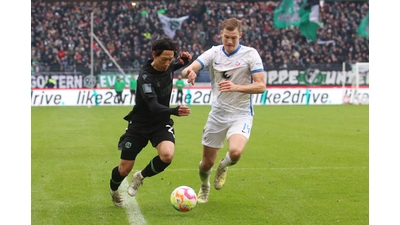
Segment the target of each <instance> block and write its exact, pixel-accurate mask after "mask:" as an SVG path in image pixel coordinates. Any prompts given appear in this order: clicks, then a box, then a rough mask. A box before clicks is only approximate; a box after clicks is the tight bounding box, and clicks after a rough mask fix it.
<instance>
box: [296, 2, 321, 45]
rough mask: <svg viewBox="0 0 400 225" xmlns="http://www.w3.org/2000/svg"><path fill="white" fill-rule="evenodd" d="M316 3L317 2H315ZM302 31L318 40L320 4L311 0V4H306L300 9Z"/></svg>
mask: <svg viewBox="0 0 400 225" xmlns="http://www.w3.org/2000/svg"><path fill="white" fill-rule="evenodd" d="M315 3H316V4H315ZM300 18H301V19H300V26H299V29H300V33H301V34H302V35H303V36H304V37H306V38H307V39H310V40H312V41H314V42H315V41H316V40H317V30H318V25H319V19H318V18H319V4H318V2H315V1H313V2H312V1H310V5H309V6H307V5H306V6H304V7H302V8H301V10H300Z"/></svg>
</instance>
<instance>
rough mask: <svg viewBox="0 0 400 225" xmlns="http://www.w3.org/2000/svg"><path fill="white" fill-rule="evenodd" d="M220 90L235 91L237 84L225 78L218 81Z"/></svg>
mask: <svg viewBox="0 0 400 225" xmlns="http://www.w3.org/2000/svg"><path fill="white" fill-rule="evenodd" d="M218 90H219V91H220V92H235V91H236V90H237V85H236V84H234V83H232V82H231V81H228V80H223V81H221V82H219V83H218Z"/></svg>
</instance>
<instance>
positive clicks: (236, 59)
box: [197, 44, 264, 121]
mask: <svg viewBox="0 0 400 225" xmlns="http://www.w3.org/2000/svg"><path fill="white" fill-rule="evenodd" d="M197 61H198V62H199V63H200V64H201V66H202V69H203V68H204V67H208V69H209V73H210V80H211V87H212V97H213V99H212V109H211V112H210V116H213V117H215V118H216V119H218V120H222V121H229V120H231V119H232V118H238V117H243V116H253V115H254V111H253V105H252V101H251V97H252V96H251V94H244V93H240V92H220V91H219V90H218V83H219V82H220V81H222V80H229V81H231V82H232V83H234V84H239V85H246V84H251V83H253V79H252V77H251V75H252V74H253V73H256V72H262V71H264V67H263V64H262V61H261V57H260V55H259V54H258V52H257V50H255V49H254V48H251V47H247V46H243V45H240V44H239V46H238V48H237V49H236V50H235V51H234V52H232V53H231V54H228V53H226V52H225V50H224V46H223V45H218V46H213V47H212V48H210V49H209V50H207V51H206V52H204V53H203V54H202V55H200V56H199V57H198V58H197Z"/></svg>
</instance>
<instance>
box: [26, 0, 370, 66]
mask: <svg viewBox="0 0 400 225" xmlns="http://www.w3.org/2000/svg"><path fill="white" fill-rule="evenodd" d="M278 4H279V1H277V0H276V1H275V0H274V1H267V2H265V1H264V2H262V1H260V2H253V1H251V2H246V1H244V2H242V1H232V2H229V4H228V3H227V2H225V1H221V2H219V1H208V0H204V1H197V2H194V3H193V2H190V1H172V0H158V1H140V2H138V3H137V5H136V6H132V5H131V3H130V2H129V1H102V2H101V3H97V2H90V1H87V2H69V1H68V2H43V1H41V0H35V1H32V2H31V67H32V70H33V71H35V72H45V71H57V72H60V71H61V72H82V73H88V71H90V63H91V61H90V60H91V58H90V55H91V52H90V30H91V27H90V22H91V12H94V28H93V29H94V33H95V34H96V36H97V38H98V39H99V40H100V41H101V42H102V45H103V46H104V47H105V48H106V49H107V50H108V51H109V53H110V55H112V57H113V58H114V59H115V60H116V61H117V62H118V63H119V65H120V66H121V67H122V68H123V69H124V70H125V71H126V72H128V71H130V70H138V69H139V68H140V67H141V65H143V64H144V63H146V62H147V60H148V59H150V58H151V55H150V54H148V53H149V52H151V51H149V47H150V46H151V43H152V41H154V40H155V39H157V38H158V37H159V36H160V35H161V34H163V32H164V31H163V29H162V25H161V23H160V21H159V19H158V16H157V13H162V14H164V15H166V16H168V17H171V18H172V17H175V18H178V17H181V16H186V15H188V16H189V18H188V19H187V20H185V21H184V22H183V24H182V28H181V29H180V30H178V31H177V32H176V35H175V39H176V40H177V41H178V43H179V51H188V52H189V53H190V54H191V55H192V56H193V57H196V55H199V54H201V53H202V52H203V51H204V49H208V48H210V47H211V46H213V45H218V44H220V37H219V25H220V22H221V21H222V20H223V19H225V18H228V17H231V16H235V17H238V18H240V19H241V20H242V23H243V36H242V38H241V41H240V43H241V44H243V45H251V46H254V47H255V48H256V49H257V50H258V51H259V53H260V56H261V57H262V59H263V63H264V68H265V70H271V69H279V68H281V69H285V68H287V69H291V68H299V67H301V68H306V67H309V66H310V65H313V64H321V65H322V64H324V66H325V67H326V68H332V69H334V68H341V66H342V63H343V62H346V63H350V62H351V61H352V60H357V61H363V62H368V61H369V39H368V38H364V37H361V36H358V35H357V28H358V24H359V23H360V21H361V19H362V18H363V17H364V16H365V15H366V13H367V12H368V10H369V3H368V1H366V2H362V1H352V2H350V1H342V2H338V1H334V2H327V1H325V3H324V5H323V7H321V13H320V16H321V17H320V20H321V24H323V25H322V26H321V27H319V28H318V33H317V41H316V43H312V42H308V41H307V40H306V39H305V38H304V37H303V36H301V34H300V32H299V30H298V28H296V27H293V28H286V29H277V28H274V26H273V16H274V10H275V9H276V7H277V5H278ZM93 51H94V63H95V65H96V67H98V69H96V71H107V70H116V66H115V65H114V64H113V63H112V61H111V60H110V58H109V56H108V54H106V53H105V52H104V50H103V49H102V48H101V46H100V45H99V44H98V43H97V42H95V43H93ZM325 64H326V65H325ZM100 68H101V70H100Z"/></svg>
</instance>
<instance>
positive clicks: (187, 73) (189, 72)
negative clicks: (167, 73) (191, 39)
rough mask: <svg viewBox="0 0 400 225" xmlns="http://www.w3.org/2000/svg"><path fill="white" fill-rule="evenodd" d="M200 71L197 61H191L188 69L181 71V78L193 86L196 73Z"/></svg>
mask: <svg viewBox="0 0 400 225" xmlns="http://www.w3.org/2000/svg"><path fill="white" fill-rule="evenodd" d="M200 69H201V64H200V63H199V62H198V61H193V62H192V63H191V64H190V65H189V66H188V67H186V68H185V69H184V70H183V71H182V76H183V77H184V78H187V79H188V81H187V82H188V83H190V84H192V85H194V81H195V80H196V77H197V74H196V72H197V71H199V70H200Z"/></svg>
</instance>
